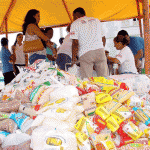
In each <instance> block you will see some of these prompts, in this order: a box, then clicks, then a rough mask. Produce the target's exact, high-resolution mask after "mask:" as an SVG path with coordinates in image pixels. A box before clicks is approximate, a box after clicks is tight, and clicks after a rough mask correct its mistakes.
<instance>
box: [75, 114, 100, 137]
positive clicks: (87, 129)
mask: <svg viewBox="0 0 150 150" xmlns="http://www.w3.org/2000/svg"><path fill="white" fill-rule="evenodd" d="M74 127H75V129H77V130H78V131H80V132H84V133H85V134H86V135H87V136H89V137H90V135H91V134H92V133H94V131H95V130H96V128H97V125H95V124H93V122H92V121H90V120H89V119H88V118H86V117H84V116H83V117H82V118H81V119H80V120H79V121H78V122H77V123H76V124H75V126H74Z"/></svg>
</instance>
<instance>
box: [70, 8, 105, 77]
mask: <svg viewBox="0 0 150 150" xmlns="http://www.w3.org/2000/svg"><path fill="white" fill-rule="evenodd" d="M73 17H74V22H73V23H72V25H71V33H70V38H71V39H72V63H73V64H74V63H75V62H76V61H77V60H76V56H77V55H78V56H79V61H80V72H81V77H82V78H88V77H92V75H93V66H95V69H96V72H97V76H104V77H106V76H108V66H107V59H106V56H105V51H104V46H105V44H104V43H105V37H104V35H103V31H104V29H102V24H101V22H100V21H99V20H98V19H96V18H93V17H87V16H86V15H85V11H84V9H83V8H80V7H79V8H77V9H75V10H74V11H73Z"/></svg>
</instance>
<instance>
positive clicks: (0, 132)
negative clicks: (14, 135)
mask: <svg viewBox="0 0 150 150" xmlns="http://www.w3.org/2000/svg"><path fill="white" fill-rule="evenodd" d="M0 134H2V135H5V137H6V136H7V135H9V134H10V133H9V132H6V131H0Z"/></svg>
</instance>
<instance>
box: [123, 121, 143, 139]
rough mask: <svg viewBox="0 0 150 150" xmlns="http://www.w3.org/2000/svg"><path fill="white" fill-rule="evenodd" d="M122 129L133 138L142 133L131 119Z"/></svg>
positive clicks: (137, 137)
mask: <svg viewBox="0 0 150 150" xmlns="http://www.w3.org/2000/svg"><path fill="white" fill-rule="evenodd" d="M123 131H124V132H125V133H126V134H128V135H129V136H130V137H131V138H132V139H133V140H137V139H139V138H140V137H141V136H142V135H143V132H142V131H141V130H140V129H139V128H138V127H137V126H136V125H135V124H134V123H132V122H131V121H129V122H128V123H127V124H126V125H124V127H123Z"/></svg>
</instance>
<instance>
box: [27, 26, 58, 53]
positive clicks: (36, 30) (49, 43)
mask: <svg viewBox="0 0 150 150" xmlns="http://www.w3.org/2000/svg"><path fill="white" fill-rule="evenodd" d="M28 30H30V31H32V32H33V33H34V34H36V35H37V36H38V37H39V38H41V39H42V40H44V41H46V45H47V46H48V47H49V48H50V49H52V51H53V54H54V55H56V54H57V52H56V50H55V49H54V48H53V43H52V42H50V40H49V38H48V37H47V36H46V35H44V33H43V32H42V31H41V30H40V28H38V27H37V26H36V25H35V24H29V25H28Z"/></svg>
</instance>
